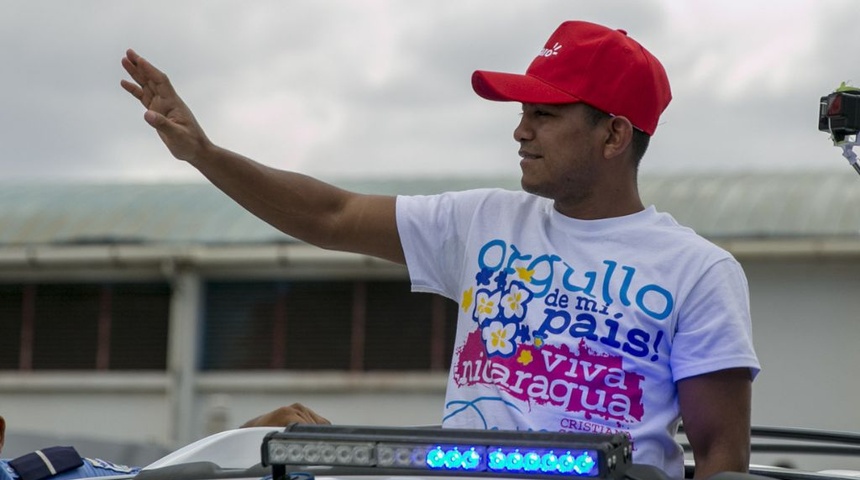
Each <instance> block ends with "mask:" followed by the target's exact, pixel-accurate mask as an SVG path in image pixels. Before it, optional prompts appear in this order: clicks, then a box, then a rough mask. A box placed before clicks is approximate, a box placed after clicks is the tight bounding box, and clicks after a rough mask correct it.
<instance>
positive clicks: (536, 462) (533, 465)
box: [523, 452, 541, 472]
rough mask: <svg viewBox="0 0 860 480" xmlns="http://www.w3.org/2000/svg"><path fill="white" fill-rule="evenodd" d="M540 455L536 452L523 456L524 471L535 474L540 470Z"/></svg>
mask: <svg viewBox="0 0 860 480" xmlns="http://www.w3.org/2000/svg"><path fill="white" fill-rule="evenodd" d="M540 460H541V458H540V455H538V454H537V453H535V452H528V453H526V454H525V455H523V470H525V471H527V472H534V471H537V470H538V469H540Z"/></svg>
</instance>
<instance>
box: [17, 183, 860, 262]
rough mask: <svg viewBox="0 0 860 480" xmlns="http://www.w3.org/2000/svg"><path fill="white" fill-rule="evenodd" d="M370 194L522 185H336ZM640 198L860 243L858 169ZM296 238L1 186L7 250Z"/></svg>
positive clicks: (128, 189) (657, 186) (168, 209)
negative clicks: (11, 247)
mask: <svg viewBox="0 0 860 480" xmlns="http://www.w3.org/2000/svg"><path fill="white" fill-rule="evenodd" d="M337 184H338V185H339V186H342V187H344V188H347V189H351V190H356V191H362V192H366V193H383V194H396V193H400V194H430V193H437V192H442V191H445V190H462V189H467V188H477V187H487V186H499V187H503V188H510V189H517V188H519V180H518V179H516V178H505V179H487V178H485V179H464V178H458V179H406V180H379V181H346V182H337ZM640 188H641V193H642V197H643V200H644V201H645V202H646V203H653V204H655V205H656V206H657V208H658V209H660V210H663V211H667V212H670V213H672V215H674V216H675V218H677V219H678V221H680V222H681V223H683V224H685V225H689V226H691V227H693V228H694V229H695V230H696V231H698V232H699V233H700V234H702V235H705V236H707V237H711V238H757V237H767V238H773V237H858V236H860V178H858V177H857V176H856V175H853V174H852V172H850V171H846V172H844V173H794V174H754V175H752V174H750V175H674V176H666V177H644V178H642V179H641V182H640ZM290 241H293V240H292V239H291V238H289V237H287V236H285V235H283V234H282V233H280V232H278V231H277V230H275V229H274V228H272V227H270V226H269V225H267V224H265V223H264V222H262V221H260V220H258V219H257V218H255V217H254V216H252V215H250V214H249V213H247V212H246V211H245V210H243V209H242V208H241V207H239V206H238V205H236V204H235V203H233V201H232V200H230V199H229V198H227V197H226V196H225V195H224V194H222V193H221V192H219V191H218V190H217V189H216V188H214V187H213V186H211V185H209V184H205V183H195V184H99V185H89V184H38V185H36V184H30V185H27V184H23V185H21V184H19V185H5V186H4V187H3V188H2V189H0V244H4V245H27V244H30V245H32V244H84V243H86V244H101V243H144V244H145V243H173V244H175V243H181V244H190V243H203V244H235V243H242V244H249V243H251V244H259V243H270V242H290Z"/></svg>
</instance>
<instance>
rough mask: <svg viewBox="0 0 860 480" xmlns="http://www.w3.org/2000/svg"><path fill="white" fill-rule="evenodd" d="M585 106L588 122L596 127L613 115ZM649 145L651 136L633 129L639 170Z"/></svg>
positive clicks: (636, 161) (634, 154) (632, 142)
mask: <svg viewBox="0 0 860 480" xmlns="http://www.w3.org/2000/svg"><path fill="white" fill-rule="evenodd" d="M583 105H585V107H586V115H587V116H588V121H589V122H591V125H592V126H595V127H596V126H597V124H598V123H600V122H601V121H603V120H606V119H608V118H610V117H611V115H609V114H608V113H606V112H604V111H603V110H600V109H597V108H594V107H592V106H591V105H588V104H585V103H584V104H583ZM649 143H651V136H650V135H648V134H647V133H645V132H643V131H642V130H639V129H638V128H636V127H633V140H632V141H631V146H632V147H633V166H634V167H636V168H637V169H638V168H639V163H640V162H641V161H642V157H644V156H645V152H646V151H647V150H648V144H649Z"/></svg>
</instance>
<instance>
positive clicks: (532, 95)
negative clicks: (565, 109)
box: [472, 70, 582, 103]
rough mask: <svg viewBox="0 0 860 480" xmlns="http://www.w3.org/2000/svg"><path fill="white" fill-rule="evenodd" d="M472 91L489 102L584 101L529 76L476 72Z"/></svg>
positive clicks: (473, 77) (473, 75)
mask: <svg viewBox="0 0 860 480" xmlns="http://www.w3.org/2000/svg"><path fill="white" fill-rule="evenodd" d="M472 89H473V90H475V93H477V94H478V95H480V96H481V97H483V98H486V99H487V100H493V101H498V102H522V103H577V102H580V101H582V100H581V99H579V98H578V97H575V96H573V95H571V94H569V93H567V92H564V91H562V90H559V89H557V88H555V87H553V86H551V85H549V84H547V83H544V82H543V81H542V80H539V79H537V78H535V77H532V76H529V75H520V74H515V73H502V72H488V71H485V70H476V71H475V73H473V74H472Z"/></svg>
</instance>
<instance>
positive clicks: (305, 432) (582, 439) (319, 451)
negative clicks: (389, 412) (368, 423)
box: [262, 424, 632, 480]
mask: <svg viewBox="0 0 860 480" xmlns="http://www.w3.org/2000/svg"><path fill="white" fill-rule="evenodd" d="M631 457H632V447H631V445H630V441H629V439H628V438H627V437H626V436H624V435H621V434H615V435H602V434H584V433H562V432H520V431H502V430H467V429H441V428H426V427H423V428H422V427H418V428H415V427H365V426H336V425H300V424H292V425H289V426H288V427H286V428H285V429H284V431H282V432H272V433H270V434H268V435H267V436H266V437H265V438H264V440H263V445H262V463H263V465H264V466H272V475H273V477H274V480H279V478H280V477H282V476H284V474H285V472H286V470H287V468H286V467H287V466H290V467H301V468H300V469H299V470H308V468H309V467H314V466H325V467H328V470H327V471H330V470H332V469H336V470H337V474H349V473H352V474H361V475H382V474H407V475H418V474H421V475H445V476H454V475H465V476H472V477H481V476H488V477H496V478H499V477H517V478H526V477H528V478H555V479H558V478H570V477H577V478H595V479H597V478H600V479H603V478H605V479H610V478H621V477H622V476H623V474H624V471H625V470H626V469H627V467H628V466H629V465H630V463H631ZM291 470H295V468H291ZM329 473H331V472H329ZM332 474H334V473H332Z"/></svg>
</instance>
